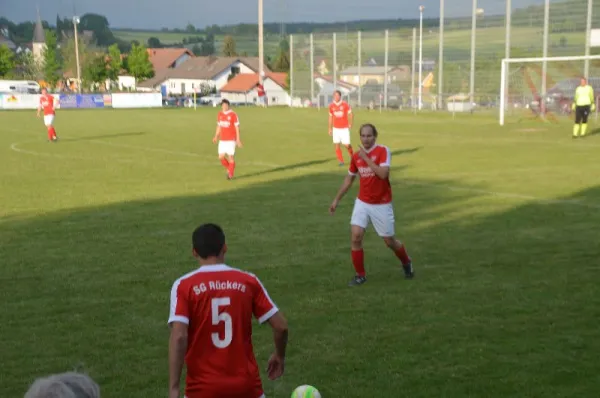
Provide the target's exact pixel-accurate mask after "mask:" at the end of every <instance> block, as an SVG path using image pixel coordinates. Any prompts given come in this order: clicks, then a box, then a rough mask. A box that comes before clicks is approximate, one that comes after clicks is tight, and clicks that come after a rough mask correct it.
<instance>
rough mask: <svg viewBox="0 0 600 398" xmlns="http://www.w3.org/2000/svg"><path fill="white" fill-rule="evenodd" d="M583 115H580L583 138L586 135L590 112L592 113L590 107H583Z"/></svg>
mask: <svg viewBox="0 0 600 398" xmlns="http://www.w3.org/2000/svg"><path fill="white" fill-rule="evenodd" d="M582 108H583V112H582V113H583V114H582V115H581V136H582V137H583V136H584V135H585V134H586V133H587V123H588V117H589V116H590V112H591V111H592V107H591V106H583V107H582Z"/></svg>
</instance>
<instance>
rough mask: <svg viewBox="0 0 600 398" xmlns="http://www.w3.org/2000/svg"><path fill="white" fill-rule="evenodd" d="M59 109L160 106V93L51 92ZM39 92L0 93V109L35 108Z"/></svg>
mask: <svg viewBox="0 0 600 398" xmlns="http://www.w3.org/2000/svg"><path fill="white" fill-rule="evenodd" d="M53 96H54V97H55V98H56V99H58V101H59V107H60V108H61V109H69V108H75V109H92V108H160V107H162V106H163V99H162V95H161V94H160V93H115V94H53ZM39 103H40V94H0V109H1V110H17V109H37V107H38V105H39Z"/></svg>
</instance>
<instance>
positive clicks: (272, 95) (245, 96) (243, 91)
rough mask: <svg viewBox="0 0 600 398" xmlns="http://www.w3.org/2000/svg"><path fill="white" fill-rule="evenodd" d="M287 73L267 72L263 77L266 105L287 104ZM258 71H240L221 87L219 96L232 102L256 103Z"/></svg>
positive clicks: (288, 98)
mask: <svg viewBox="0 0 600 398" xmlns="http://www.w3.org/2000/svg"><path fill="white" fill-rule="evenodd" d="M286 79H287V73H267V74H266V75H265V78H264V79H263V87H264V89H265V96H266V97H267V105H268V106H281V105H285V106H289V105H290V104H291V98H290V94H289V93H288V92H287V90H286V88H287V85H286ZM257 84H258V73H240V74H239V75H237V76H235V77H234V78H233V79H231V80H230V81H229V82H228V83H227V84H226V85H225V86H223V87H222V88H221V90H220V91H221V98H223V99H227V100H229V102H231V103H232V104H257V103H258V91H257V87H256V86H257Z"/></svg>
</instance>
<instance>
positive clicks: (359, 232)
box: [329, 124, 414, 286]
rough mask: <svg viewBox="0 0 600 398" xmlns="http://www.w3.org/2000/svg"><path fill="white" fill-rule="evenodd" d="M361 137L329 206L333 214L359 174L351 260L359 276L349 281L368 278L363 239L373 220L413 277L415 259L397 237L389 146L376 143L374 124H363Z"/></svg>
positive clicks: (352, 284)
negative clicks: (357, 148) (359, 145)
mask: <svg viewBox="0 0 600 398" xmlns="http://www.w3.org/2000/svg"><path fill="white" fill-rule="evenodd" d="M360 141H361V143H362V145H363V147H362V148H360V150H359V152H357V153H356V154H354V155H353V156H352V160H351V162H350V170H349V173H348V175H347V176H346V178H345V180H344V183H343V184H342V186H341V188H340V190H339V192H338V193H337V195H336V196H335V199H334V200H333V203H332V204H331V206H330V208H329V211H330V213H331V214H334V213H335V210H336V208H337V206H338V204H339V202H340V200H341V199H342V197H343V196H344V195H345V194H346V192H348V189H350V187H351V186H352V183H353V182H354V180H355V178H356V176H357V175H358V176H359V184H360V186H359V191H358V198H357V199H356V201H355V203H354V210H353V211H352V219H351V220H350V224H351V226H352V264H353V265H354V270H355V271H356V276H355V277H354V278H353V279H352V280H351V281H350V284H349V285H350V286H358V285H362V284H363V283H365V282H366V281H367V277H366V273H365V264H364V251H363V246H362V242H363V237H364V236H365V230H366V228H367V226H368V225H369V222H371V223H373V227H374V228H375V231H376V232H377V234H378V235H379V236H380V237H382V238H383V240H384V242H385V244H386V245H387V246H388V247H389V248H390V249H392V250H393V251H394V253H395V254H396V256H397V257H398V258H399V259H400V261H401V262H402V268H403V269H404V276H405V277H406V278H407V279H412V278H413V277H414V271H413V267H412V261H411V259H410V257H409V256H408V254H407V253H406V248H405V247H404V244H402V242H400V241H399V240H398V239H396V237H395V232H394V207H393V206H392V187H391V184H390V179H389V176H390V165H391V157H392V154H391V152H390V150H389V148H388V147H386V146H382V145H378V144H377V143H376V141H377V129H376V128H375V126H373V125H372V124H364V125H362V126H361V127H360Z"/></svg>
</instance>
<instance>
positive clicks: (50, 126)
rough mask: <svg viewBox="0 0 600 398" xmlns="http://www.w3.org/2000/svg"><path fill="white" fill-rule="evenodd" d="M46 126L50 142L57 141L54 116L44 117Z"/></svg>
mask: <svg viewBox="0 0 600 398" xmlns="http://www.w3.org/2000/svg"><path fill="white" fill-rule="evenodd" d="M44 124H45V125H46V129H47V130H48V140H50V141H56V140H57V137H56V130H55V129H54V115H44Z"/></svg>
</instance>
